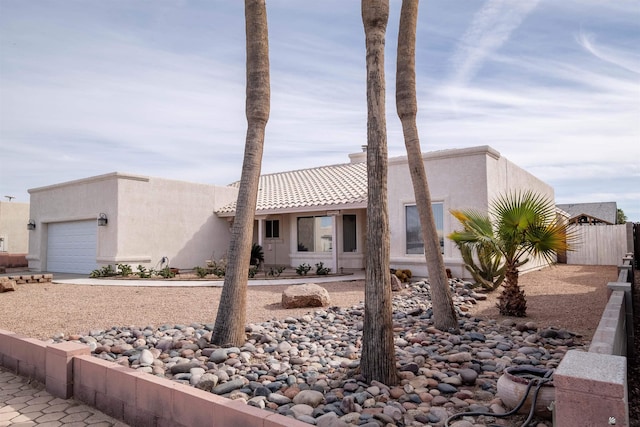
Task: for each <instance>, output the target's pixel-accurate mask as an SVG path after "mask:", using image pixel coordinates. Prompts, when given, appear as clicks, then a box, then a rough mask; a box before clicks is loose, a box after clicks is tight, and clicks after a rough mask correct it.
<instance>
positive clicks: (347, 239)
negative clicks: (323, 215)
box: [342, 215, 358, 252]
mask: <svg viewBox="0 0 640 427" xmlns="http://www.w3.org/2000/svg"><path fill="white" fill-rule="evenodd" d="M356 249H358V247H357V245H356V216H355V215H343V216H342V251H343V252H355V251H356Z"/></svg>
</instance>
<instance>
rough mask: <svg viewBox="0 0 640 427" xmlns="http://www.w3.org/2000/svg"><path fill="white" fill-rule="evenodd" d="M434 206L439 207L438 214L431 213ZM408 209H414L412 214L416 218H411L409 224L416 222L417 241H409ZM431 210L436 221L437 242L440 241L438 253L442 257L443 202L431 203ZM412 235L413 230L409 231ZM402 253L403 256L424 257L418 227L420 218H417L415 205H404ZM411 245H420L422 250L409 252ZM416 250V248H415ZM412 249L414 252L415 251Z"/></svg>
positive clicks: (420, 230) (422, 242) (419, 227)
mask: <svg viewBox="0 0 640 427" xmlns="http://www.w3.org/2000/svg"><path fill="white" fill-rule="evenodd" d="M435 206H439V207H440V210H439V212H433V209H434V207H435ZM409 208H414V212H415V215H416V218H415V219H414V218H412V219H411V222H412V223H414V222H415V221H417V226H418V230H417V231H418V236H417V239H412V240H411V242H410V240H409V233H410V231H409V228H408V227H409V217H408V213H409ZM431 210H432V212H433V214H434V219H435V220H436V229H437V232H438V235H439V238H440V239H439V240H440V253H441V254H442V255H444V202H431ZM411 232H412V233H415V230H411ZM404 240H405V241H404V243H405V244H404V253H405V255H409V256H412V255H424V241H423V240H422V229H421V226H420V218H419V217H418V209H417V206H416V203H406V204H405V205H404ZM410 243H411V244H412V245H416V244H418V243H419V244H420V246H421V247H422V250H421V251H420V252H416V251H414V252H409V244H410ZM416 248H417V246H416ZM416 248H414V250H415V249H416Z"/></svg>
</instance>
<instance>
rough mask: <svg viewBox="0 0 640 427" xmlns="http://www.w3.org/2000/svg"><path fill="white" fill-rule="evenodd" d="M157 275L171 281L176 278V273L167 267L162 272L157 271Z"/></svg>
mask: <svg viewBox="0 0 640 427" xmlns="http://www.w3.org/2000/svg"><path fill="white" fill-rule="evenodd" d="M155 273H156V274H157V275H158V276H160V277H162V278H163V279H171V278H173V277H175V276H176V273H175V272H174V271H173V270H172V269H170V268H169V267H165V268H163V269H161V270H158V271H156V272H155Z"/></svg>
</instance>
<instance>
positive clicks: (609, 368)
mask: <svg viewBox="0 0 640 427" xmlns="http://www.w3.org/2000/svg"><path fill="white" fill-rule="evenodd" d="M632 266H633V257H632V256H631V254H627V256H625V257H624V258H623V265H621V266H619V267H618V272H619V275H618V281H617V282H610V283H608V284H607V287H608V289H609V301H608V302H607V305H606V307H605V309H604V312H603V313H602V317H601V318H600V323H599V324H598V328H597V329H596V331H595V333H594V335H593V339H592V341H591V345H590V347H589V351H588V352H584V351H578V350H569V351H568V352H567V354H566V355H565V356H564V358H563V359H562V361H561V362H560V365H559V366H558V369H557V370H556V372H555V373H554V375H553V383H554V385H555V389H556V390H555V392H556V400H555V411H554V426H562V427H583V426H606V425H614V424H615V425H616V426H622V427H628V426H629V401H628V389H627V358H626V355H627V351H628V350H631V349H633V339H634V336H633V300H632V289H633V287H632V283H633V267H632Z"/></svg>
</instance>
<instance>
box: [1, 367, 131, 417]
mask: <svg viewBox="0 0 640 427" xmlns="http://www.w3.org/2000/svg"><path fill="white" fill-rule="evenodd" d="M5 426H12V427H27V426H40V427H58V426H65V427H85V426H91V427H128V425H127V424H125V423H123V422H120V421H118V420H116V419H114V418H111V417H109V416H107V415H105V414H103V413H102V412H100V411H98V410H97V409H95V408H92V407H90V406H87V405H84V404H81V403H78V402H76V401H75V400H73V399H67V400H64V399H59V398H57V397H54V396H52V395H51V394H49V393H48V392H47V391H46V390H45V389H44V385H42V384H40V383H37V382H28V380H27V379H26V378H24V377H21V376H19V375H15V374H14V373H12V372H9V371H8V370H6V369H5V368H3V367H1V366H0V427H5Z"/></svg>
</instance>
